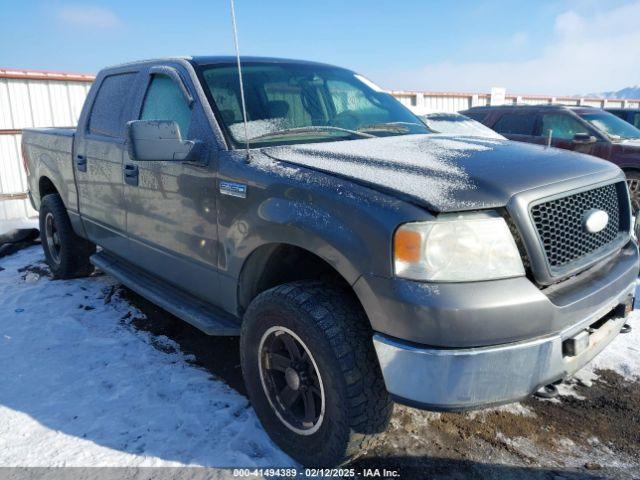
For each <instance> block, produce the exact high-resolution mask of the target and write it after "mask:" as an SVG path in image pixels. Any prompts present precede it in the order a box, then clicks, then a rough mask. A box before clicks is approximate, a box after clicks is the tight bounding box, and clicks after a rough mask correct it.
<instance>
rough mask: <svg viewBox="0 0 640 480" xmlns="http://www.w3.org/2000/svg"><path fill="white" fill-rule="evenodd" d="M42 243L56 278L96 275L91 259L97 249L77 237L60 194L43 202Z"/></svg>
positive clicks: (46, 258)
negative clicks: (92, 273) (93, 273)
mask: <svg viewBox="0 0 640 480" xmlns="http://www.w3.org/2000/svg"><path fill="white" fill-rule="evenodd" d="M40 240H41V242H42V249H43V250H44V256H45V260H46V262H47V264H48V265H49V268H50V269H51V273H52V274H53V276H54V277H55V278H73V277H83V276H87V275H90V274H91V272H93V265H91V263H90V262H89V257H90V256H91V254H92V253H94V252H95V251H96V246H95V245H94V244H93V243H91V242H89V241H87V240H85V239H83V238H80V237H79V236H78V235H76V234H75V232H74V231H73V228H72V227H71V221H70V220H69V216H68V215H67V210H66V208H65V206H64V203H62V199H61V198H60V195H58V194H50V195H47V196H45V197H44V198H43V199H42V203H41V205H40Z"/></svg>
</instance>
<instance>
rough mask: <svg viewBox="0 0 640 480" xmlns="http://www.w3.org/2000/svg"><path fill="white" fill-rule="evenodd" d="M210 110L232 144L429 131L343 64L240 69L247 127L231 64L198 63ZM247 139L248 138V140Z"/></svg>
mask: <svg viewBox="0 0 640 480" xmlns="http://www.w3.org/2000/svg"><path fill="white" fill-rule="evenodd" d="M201 75H202V79H203V82H204V84H205V87H206V89H207V90H208V91H209V93H210V99H211V100H212V103H213V108H214V110H215V111H216V112H217V115H218V118H220V119H221V120H222V123H223V128H224V129H225V130H226V132H227V134H228V136H229V137H230V138H231V139H232V140H233V142H234V143H235V144H236V146H241V145H244V143H245V142H246V141H247V140H248V142H249V144H250V146H251V147H260V146H270V145H284V144H293V143H308V142H321V141H336V140H352V139H356V138H366V137H372V136H378V137H379V136H389V135H407V134H416V133H431V132H430V131H429V130H428V129H427V128H426V126H425V125H424V124H423V123H422V122H421V121H420V119H419V118H418V117H416V116H415V115H414V114H413V113H411V112H410V111H409V110H408V109H407V108H406V107H405V106H403V105H402V104H401V103H400V102H398V101H397V100H396V99H395V98H393V97H392V96H391V95H389V94H388V93H386V92H384V91H383V90H382V89H380V88H379V87H377V86H376V85H375V84H373V83H372V82H370V81H369V80H367V79H366V78H364V77H362V76H360V75H358V74H355V73H353V72H350V71H348V70H344V69H341V68H335V67H329V66H323V65H310V64H296V63H290V64H288V63H258V62H256V63H253V62H252V63H247V64H244V65H243V67H242V77H243V82H244V91H245V98H246V109H247V119H248V126H247V127H248V128H247V135H245V128H244V124H243V121H242V101H241V98H240V86H239V82H238V70H237V67H236V66H235V65H218V66H210V67H207V66H205V67H202V70H201ZM246 137H248V138H246Z"/></svg>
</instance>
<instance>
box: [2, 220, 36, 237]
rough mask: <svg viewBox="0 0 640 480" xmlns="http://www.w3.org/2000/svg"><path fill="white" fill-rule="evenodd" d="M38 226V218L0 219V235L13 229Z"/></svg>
mask: <svg viewBox="0 0 640 480" xmlns="http://www.w3.org/2000/svg"><path fill="white" fill-rule="evenodd" d="M34 228H39V221H38V218H37V217H36V218H27V217H25V218H14V219H11V220H2V221H0V235H5V234H7V233H9V232H12V231H14V230H27V229H34Z"/></svg>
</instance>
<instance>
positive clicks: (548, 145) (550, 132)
mask: <svg viewBox="0 0 640 480" xmlns="http://www.w3.org/2000/svg"><path fill="white" fill-rule="evenodd" d="M231 1H233V0H231ZM552 141H553V130H552V129H549V133H548V135H547V148H549V147H551V142H552Z"/></svg>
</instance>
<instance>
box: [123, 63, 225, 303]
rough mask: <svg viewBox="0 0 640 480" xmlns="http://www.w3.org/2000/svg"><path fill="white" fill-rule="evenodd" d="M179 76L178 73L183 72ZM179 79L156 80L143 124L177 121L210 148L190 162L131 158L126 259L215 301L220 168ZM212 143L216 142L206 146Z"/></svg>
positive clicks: (197, 108) (197, 111)
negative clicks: (217, 175)
mask: <svg viewBox="0 0 640 480" xmlns="http://www.w3.org/2000/svg"><path fill="white" fill-rule="evenodd" d="M176 72H177V70H176ZM176 78H179V77H178V76H167V75H164V74H158V73H155V74H150V75H149V80H148V85H147V89H146V93H145V96H144V99H143V102H142V106H141V108H140V113H139V116H138V118H139V119H140V120H173V121H175V122H176V123H177V124H178V126H179V128H180V132H181V135H182V138H183V139H190V140H195V139H196V137H197V140H199V141H203V142H204V143H205V147H204V148H203V149H202V151H203V154H202V155H203V157H202V158H200V159H193V161H191V162H182V161H136V160H134V159H131V158H130V157H129V154H128V153H125V161H124V171H125V187H124V196H125V200H126V209H127V214H126V225H127V234H128V236H129V241H130V243H131V245H130V248H129V249H128V253H127V257H128V260H129V261H131V262H132V263H135V264H137V265H138V266H139V267H141V268H143V269H144V270H146V271H148V272H150V273H152V274H153V275H155V276H158V277H160V278H162V279H164V280H165V281H167V282H169V283H172V284H174V285H176V286H177V287H179V288H181V289H183V290H186V291H188V292H189V293H191V294H193V295H195V296H198V297H200V298H202V299H203V300H206V301H210V302H211V303H216V302H214V299H215V293H216V289H217V249H218V244H217V239H218V232H217V213H216V189H215V174H214V172H215V165H214V164H211V163H209V162H207V161H206V160H207V157H208V156H211V155H210V153H209V152H211V151H212V145H211V139H212V136H211V135H210V134H208V132H207V128H209V127H208V123H207V122H206V117H205V116H204V112H203V111H202V109H201V107H200V106H199V105H198V103H197V102H193V105H192V106H190V105H189V102H187V99H186V97H185V90H184V88H187V90H186V91H189V85H188V84H185V83H183V84H182V85H179V84H178V83H177V82H178V80H177V79H176ZM207 142H209V143H208V144H207Z"/></svg>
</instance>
